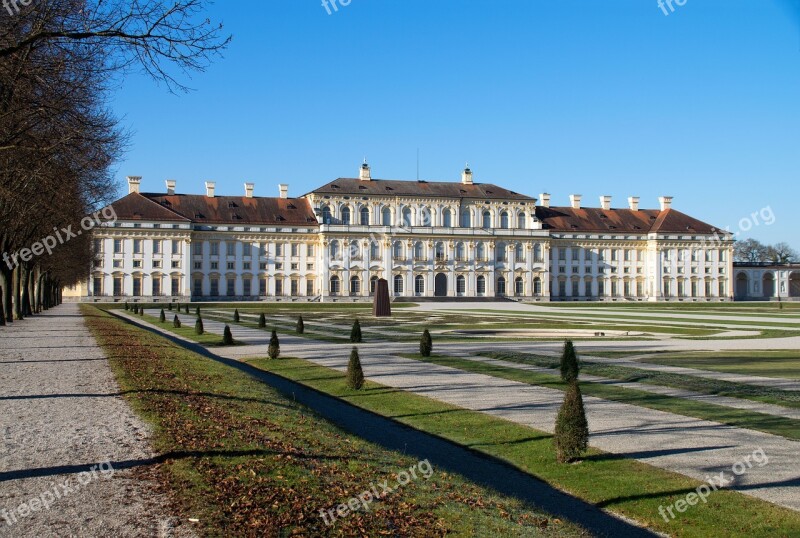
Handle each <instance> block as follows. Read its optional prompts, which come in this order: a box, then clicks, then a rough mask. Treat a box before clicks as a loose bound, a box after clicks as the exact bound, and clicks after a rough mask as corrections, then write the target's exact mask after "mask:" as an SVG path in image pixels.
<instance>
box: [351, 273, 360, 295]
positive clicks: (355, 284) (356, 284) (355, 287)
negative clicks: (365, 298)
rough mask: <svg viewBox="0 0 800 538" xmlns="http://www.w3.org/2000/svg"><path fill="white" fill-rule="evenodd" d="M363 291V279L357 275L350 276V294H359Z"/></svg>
mask: <svg viewBox="0 0 800 538" xmlns="http://www.w3.org/2000/svg"><path fill="white" fill-rule="evenodd" d="M360 293H361V279H360V278H358V277H357V276H354V277H351V278H350V295H359V294H360Z"/></svg>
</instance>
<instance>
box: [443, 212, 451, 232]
mask: <svg viewBox="0 0 800 538" xmlns="http://www.w3.org/2000/svg"><path fill="white" fill-rule="evenodd" d="M442 226H444V227H445V228H452V227H453V213H452V212H451V211H450V210H449V209H445V210H444V212H443V213H442Z"/></svg>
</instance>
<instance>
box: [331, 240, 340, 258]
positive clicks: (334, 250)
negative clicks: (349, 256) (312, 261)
mask: <svg viewBox="0 0 800 538" xmlns="http://www.w3.org/2000/svg"><path fill="white" fill-rule="evenodd" d="M330 249H331V259H332V260H338V259H339V258H340V257H341V255H342V253H341V249H340V248H339V242H338V241H331V247H330Z"/></svg>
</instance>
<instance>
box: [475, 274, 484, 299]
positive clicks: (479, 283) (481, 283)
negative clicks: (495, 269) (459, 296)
mask: <svg viewBox="0 0 800 538" xmlns="http://www.w3.org/2000/svg"><path fill="white" fill-rule="evenodd" d="M476 283H477V288H478V290H477V291H478V295H479V296H483V295H486V278H484V277H483V276H479V277H478V280H477V282H476Z"/></svg>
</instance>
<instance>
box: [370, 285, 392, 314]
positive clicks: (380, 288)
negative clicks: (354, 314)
mask: <svg viewBox="0 0 800 538" xmlns="http://www.w3.org/2000/svg"><path fill="white" fill-rule="evenodd" d="M372 314H373V315H374V316H375V317H376V318H386V317H390V316H391V315H392V304H391V303H390V302H389V282H387V281H386V279H385V278H381V279H380V280H378V281H377V282H376V283H375V302H374V303H373V305H372Z"/></svg>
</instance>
